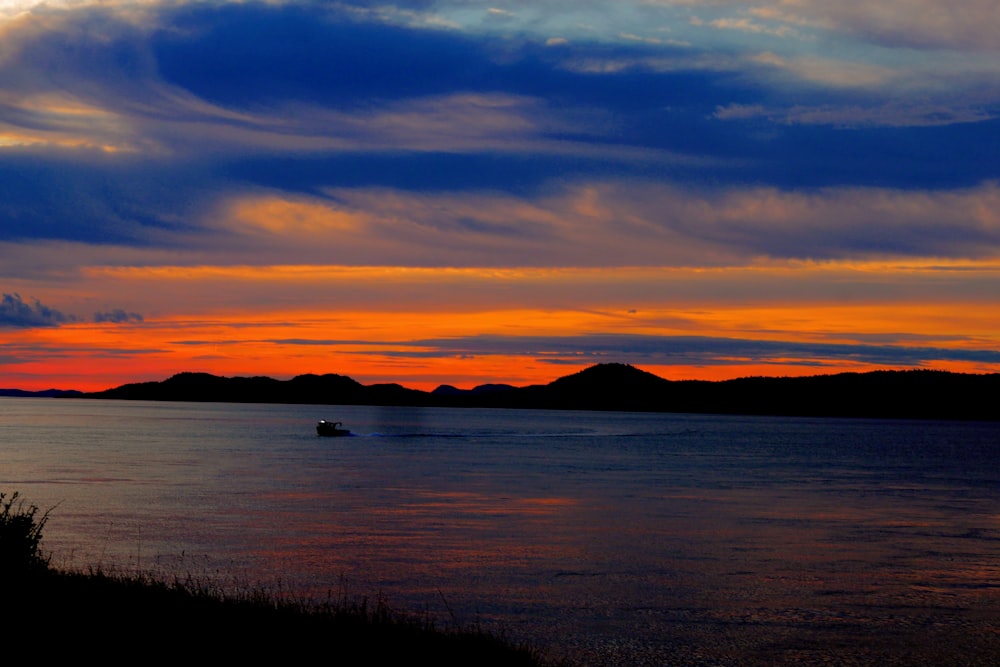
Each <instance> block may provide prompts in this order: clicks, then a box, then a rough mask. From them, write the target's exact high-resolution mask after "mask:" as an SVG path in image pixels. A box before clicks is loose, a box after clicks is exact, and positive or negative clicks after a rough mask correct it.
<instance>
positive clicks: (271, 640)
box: [0, 570, 551, 667]
mask: <svg viewBox="0 0 1000 667" xmlns="http://www.w3.org/2000/svg"><path fill="white" fill-rule="evenodd" d="M5 579H6V581H5V582H4V583H3V584H2V585H0V590H2V594H0V597H2V598H3V601H4V610H5V611H4V614H3V615H4V620H3V624H4V634H5V635H6V636H7V637H8V638H15V637H16V638H17V640H16V641H17V642H18V643H20V644H23V645H24V646H25V647H26V648H28V649H29V650H31V651H33V652H35V654H36V655H37V656H38V657H40V658H45V659H46V660H53V659H62V658H69V659H79V658H82V657H85V656H95V657H98V656H99V657H101V658H102V659H105V660H108V659H110V660H113V661H117V660H130V661H131V660H134V661H137V662H139V663H144V662H147V661H148V660H149V659H150V658H152V659H154V661H160V660H164V659H169V660H175V659H177V660H181V659H190V658H197V659H199V660H206V659H207V660H219V661H225V662H226V663H232V662H234V661H242V660H248V661H250V660H252V661H255V662H259V661H263V660H267V661H272V660H273V661H276V663H275V664H289V663H290V662H299V661H305V660H310V661H314V660H317V659H321V660H322V662H323V663H325V664H332V665H404V664H430V665H436V666H437V665H445V666H447V665H454V666H455V667H459V666H462V667H465V666H468V665H483V666H496V667H522V666H523V667H540V666H542V665H545V664H551V663H546V662H544V661H543V660H542V659H541V657H540V656H539V655H538V654H537V653H536V652H535V651H533V650H532V649H529V648H527V647H523V646H516V645H513V644H512V643H510V642H507V641H504V640H503V639H502V638H498V637H496V636H493V635H490V634H487V633H485V632H480V631H478V630H475V629H439V628H435V627H434V626H433V625H432V624H430V622H428V621H426V620H422V619H420V618H419V617H408V616H405V615H403V614H400V613H397V612H393V611H391V610H390V609H388V608H387V607H386V605H384V604H374V605H369V604H367V603H364V602H355V603H345V602H338V603H336V604H329V605H304V604H295V603H278V602H275V601H274V600H273V599H269V598H267V597H266V596H263V595H259V596H248V597H246V598H245V599H234V598H225V597H223V596H220V595H216V594H211V593H209V592H206V591H203V590H199V589H198V587H197V586H195V585H192V584H190V583H187V584H185V583H171V584H168V583H163V582H158V581H154V580H148V579H144V578H141V577H116V576H108V575H105V574H100V573H77V572H60V571H55V570H44V571H36V572H33V573H29V574H24V573H22V574H21V575H20V576H18V577H17V578H16V579H15V580H12V579H11V578H10V577H5ZM250 664H253V663H250Z"/></svg>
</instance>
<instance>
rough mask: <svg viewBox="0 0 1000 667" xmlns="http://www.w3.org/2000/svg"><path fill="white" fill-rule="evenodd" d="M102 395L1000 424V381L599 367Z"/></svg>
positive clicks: (191, 384) (148, 385)
mask: <svg viewBox="0 0 1000 667" xmlns="http://www.w3.org/2000/svg"><path fill="white" fill-rule="evenodd" d="M87 396H89V397H94V398H120V399H142V400H172V401H226V402H244V403H247V402H253V403H303V404H310V403H312V404H324V405H409V406H437V407H486V408H492V407H495V408H544V409H553V410H622V411H635V412H695V413H716V414H752V415H801V416H836V417H889V418H916V419H982V420H1000V401H998V400H996V397H997V396H1000V374H991V375H968V374H961V373H948V372H944V371H930V370H912V371H875V372H871V373H840V374H837V375H815V376H811V377H795V378H775V377H748V378H740V379H736V380H726V381H722V382H707V381H700V380H699V381H695V380H684V381H672V380H665V379H663V378H661V377H658V376H656V375H653V374H652V373H648V372H646V371H643V370H640V369H638V368H635V367H633V366H629V365H626V364H599V365H596V366H591V367H590V368H587V369H584V370H582V371H580V372H578V373H573V374H572V375H567V376H565V377H561V378H559V379H557V380H555V381H553V382H550V383H549V384H545V385H532V386H529V387H520V388H517V387H510V386H508V385H481V386H479V387H477V388H476V389H472V390H462V389H457V388H455V387H448V386H442V387H439V388H438V389H436V390H435V391H433V392H425V391H418V390H415V389H407V388H406V387H403V386H400V385H398V384H376V385H367V386H366V385H363V384H361V383H359V382H356V381H355V380H352V379H351V378H349V377H345V376H343V375H335V374H328V375H300V376H298V377H295V378H293V379H291V380H285V381H282V380H274V379H271V378H266V377H253V378H239V377H236V378H224V377H216V376H214V375H208V374H206V373H181V374H179V375H175V376H173V377H171V378H169V379H167V380H164V381H163V382H145V383H140V384H128V385H124V386H121V387H118V388H116V389H110V390H108V391H104V392H99V393H96V394H88V395H87Z"/></svg>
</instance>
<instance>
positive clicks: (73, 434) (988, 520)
mask: <svg viewBox="0 0 1000 667" xmlns="http://www.w3.org/2000/svg"><path fill="white" fill-rule="evenodd" d="M321 418H326V419H331V420H336V421H343V422H344V425H345V427H347V428H350V429H351V430H352V431H353V432H354V433H355V434H357V435H356V436H355V437H350V438H319V437H317V436H316V434H315V430H314V424H315V422H316V421H317V420H318V419H321ZM998 454H1000V425H998V424H983V423H948V422H917V421H876V420H830V419H789V418H761V417H731V416H705V415H697V416H696V415H669V414H640V413H585V412H548V411H537V412H536V411H506V410H459V409H416V408H373V407H329V406H324V407H317V406H301V405H297V406H276V405H233V404H186V403H145V402H117V401H89V400H46V399H0V490H4V491H8V492H9V491H14V490H17V491H20V492H21V493H22V495H23V496H24V497H25V498H27V499H29V500H30V501H31V502H33V503H35V504H37V505H39V506H41V507H42V508H43V509H48V508H50V507H52V508H54V509H52V511H51V514H50V522H49V524H48V526H47V529H46V531H45V539H44V542H43V545H44V547H45V548H46V550H47V551H48V552H49V553H51V554H52V557H53V563H54V564H56V565H65V566H81V567H104V568H109V569H125V570H134V569H139V570H142V571H154V572H158V573H161V574H165V575H167V576H182V577H183V576H188V575H191V576H194V577H197V578H200V579H211V580H213V581H214V582H217V583H218V584H219V585H223V586H232V587H240V586H251V585H255V584H258V583H260V584H264V585H266V586H268V587H269V588H270V589H272V590H274V591H279V592H281V593H282V594H291V595H295V596H308V597H311V598H316V599H325V598H326V596H327V595H331V594H332V595H335V596H336V595H340V594H341V593H342V592H344V591H346V592H348V593H349V594H350V595H356V596H365V595H367V596H374V595H378V594H381V595H384V596H385V597H387V598H388V600H389V602H390V604H392V605H394V606H397V607H401V608H404V609H408V610H411V611H418V612H421V613H423V612H426V613H430V614H433V615H435V616H437V617H439V618H442V619H445V621H448V622H450V620H452V619H454V620H456V621H457V622H459V623H473V622H479V623H482V624H484V625H486V626H487V627H502V628H503V629H504V630H505V631H506V632H507V633H508V634H510V635H511V636H512V637H514V638H516V639H527V640H530V641H532V642H533V643H535V644H538V645H540V646H542V647H544V648H546V649H548V650H549V651H550V653H551V655H553V656H556V657H558V656H568V657H570V658H572V659H573V660H575V661H576V662H577V664H580V665H691V666H699V665H706V666H707V665H756V664H759V665H830V664H833V665H856V664H857V665H862V664H865V665H867V664H871V665H875V664H879V665H887V664H888V665H891V664H900V665H903V664H905V665H921V664H935V665H949V664H955V665H958V664H963V665H996V664H1000V465H998V464H997V462H998V460H1000V457H998Z"/></svg>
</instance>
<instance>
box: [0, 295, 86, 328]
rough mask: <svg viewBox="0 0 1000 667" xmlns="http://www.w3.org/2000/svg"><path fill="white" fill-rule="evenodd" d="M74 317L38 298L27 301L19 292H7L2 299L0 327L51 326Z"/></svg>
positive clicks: (0, 303)
mask: <svg viewBox="0 0 1000 667" xmlns="http://www.w3.org/2000/svg"><path fill="white" fill-rule="evenodd" d="M72 319H73V318H72V317H70V316H68V315H64V314H62V313H61V312H59V311H58V310H56V309H55V308H50V307H49V306H46V305H44V304H43V303H41V302H40V301H39V300H38V299H34V300H33V301H29V302H26V301H24V299H22V298H21V295H20V294H17V293H14V294H6V293H5V294H4V295H3V298H2V299H0V327H17V328H30V327H51V326H57V325H59V324H62V323H64V322H69V321H72Z"/></svg>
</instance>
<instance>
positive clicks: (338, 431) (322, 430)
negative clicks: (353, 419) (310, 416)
mask: <svg viewBox="0 0 1000 667" xmlns="http://www.w3.org/2000/svg"><path fill="white" fill-rule="evenodd" d="M343 425H344V424H343V423H342V422H328V421H327V420H325V419H320V420H319V422H318V423H317V424H316V433H317V434H318V435H322V436H325V437H328V438H335V437H338V436H342V435H350V434H351V432H350V431H349V430H347V429H346V428H341V427H342V426H343Z"/></svg>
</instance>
